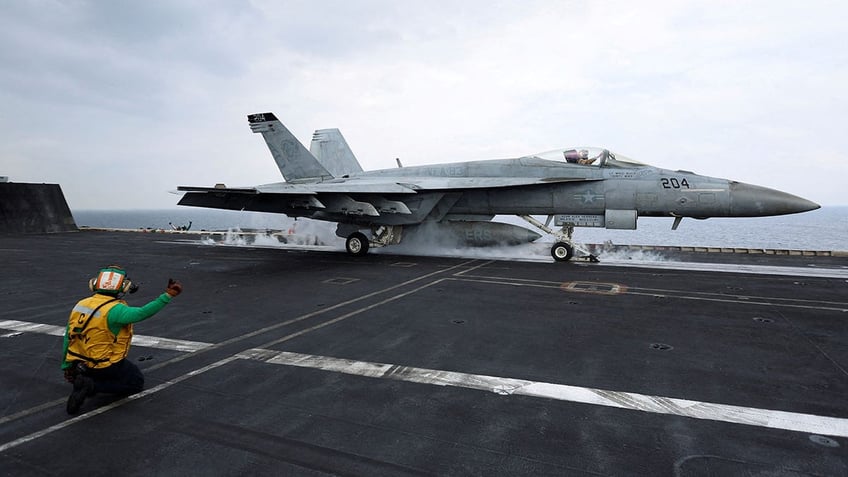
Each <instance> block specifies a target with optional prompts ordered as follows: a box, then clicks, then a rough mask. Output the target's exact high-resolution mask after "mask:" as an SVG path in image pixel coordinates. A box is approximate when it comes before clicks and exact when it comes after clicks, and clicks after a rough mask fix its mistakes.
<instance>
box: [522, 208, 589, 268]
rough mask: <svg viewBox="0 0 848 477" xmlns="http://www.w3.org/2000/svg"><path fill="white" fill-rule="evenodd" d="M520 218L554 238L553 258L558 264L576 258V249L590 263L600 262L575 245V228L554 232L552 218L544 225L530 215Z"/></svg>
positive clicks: (565, 228)
mask: <svg viewBox="0 0 848 477" xmlns="http://www.w3.org/2000/svg"><path fill="white" fill-rule="evenodd" d="M519 217H521V218H522V219H524V220H526V221H527V222H528V223H530V224H531V225H533V226H534V227H536V228H538V229H539V230H541V231H543V232H545V233H547V234H551V235H553V236H554V240H555V242H554V245H553V246H552V247H551V257H553V259H554V260H556V261H557V262H567V261H568V260H571V258H572V257H573V256H574V251H575V249H576V250H578V251H579V252H581V253H582V254H583V255H584V256H585V259H586V260H588V261H590V262H593V263H597V262H599V261H600V260H598V257H596V256H594V255H592V254H591V253H589V252H588V251H586V250H584V249H583V248H582V247H580V246H579V245H577V244H576V243H574V240H572V239H571V236H572V234H573V233H574V227H572V226H570V225H566V226H563V227H562V228H561V229H559V230H553V229H551V228H550V227H549V226H548V224H550V223H551V219H552V218H553V217H552V216H549V217H548V221H547V222H546V223H544V224H543V223H541V222H539V221H538V220H536V219H534V218H533V217H531V216H529V215H519Z"/></svg>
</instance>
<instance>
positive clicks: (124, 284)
mask: <svg viewBox="0 0 848 477" xmlns="http://www.w3.org/2000/svg"><path fill="white" fill-rule="evenodd" d="M89 288H90V289H91V291H93V292H94V295H92V296H90V297H88V298H85V299H83V300H81V301H80V302H79V303H77V304H76V306H75V307H74V309H73V310H72V311H71V316H70V318H68V327H67V329H66V330H65V345H64V354H63V357H64V360H63V363H62V369H63V370H64V372H65V379H67V380H68V381H69V382H71V383H73V385H74V390H73V391H72V392H71V395H70V397H68V405H67V411H68V414H76V413H77V412H79V409H80V406H82V403H83V401H85V398H86V397H88V396H91V395H92V394H95V393H109V394H120V395H130V394H135V393H137V392H139V391H141V390H142V389H143V388H144V375H143V374H141V370H139V369H138V366H136V365H135V364H133V363H132V362H131V361H130V360H128V359H126V357H127V353H128V352H129V350H130V342H131V341H132V334H133V323H138V322H139V321H144V320H146V319H148V318H150V317H151V316H153V315H155V314H156V313H157V312H158V311H159V310H161V309H162V308H164V307H165V305H167V304H168V303H170V301H171V298H173V297H175V296H177V295H179V294H180V292H182V290H183V287H182V284H181V283H180V282H179V281H177V280H173V279H168V288H167V289H166V290H165V293H162V294H161V295H159V296H158V297H157V298H156V299H155V300H153V301H151V302H150V303H148V304H146V305H144V306H141V307H132V306H128V305H127V302H126V301H124V300H123V296H124V294H125V293H127V292H129V293H134V292H135V291H136V290H137V289H138V287H137V286H135V285H133V284H132V282H130V280H129V279H128V278H127V274H126V272H125V271H124V269H122V268H121V267H119V266H117V265H110V266H109V267H107V268H104V269H102V270H100V273H99V274H98V275H97V277H95V278H92V279H91V281H89Z"/></svg>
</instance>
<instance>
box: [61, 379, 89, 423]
mask: <svg viewBox="0 0 848 477" xmlns="http://www.w3.org/2000/svg"><path fill="white" fill-rule="evenodd" d="M92 394H94V380H93V379H91V378H89V377H87V376H83V375H77V377H76V379H74V390H73V391H71V395H70V396H68V405H67V407H66V408H65V410H66V411H68V414H76V413H78V412H79V410H80V407H81V406H82V403H83V402H85V398H87V397H88V396H90V395H92Z"/></svg>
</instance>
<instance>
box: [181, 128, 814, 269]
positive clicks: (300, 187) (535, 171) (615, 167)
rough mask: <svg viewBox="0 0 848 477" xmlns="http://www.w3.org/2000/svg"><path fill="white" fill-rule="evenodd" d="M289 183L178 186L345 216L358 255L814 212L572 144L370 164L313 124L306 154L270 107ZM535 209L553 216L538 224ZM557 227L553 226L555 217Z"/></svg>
mask: <svg viewBox="0 0 848 477" xmlns="http://www.w3.org/2000/svg"><path fill="white" fill-rule="evenodd" d="M247 118H248V122H249V124H250V128H251V130H252V131H253V132H255V133H261V134H262V136H263V137H264V138H265V142H266V143H267V144H268V147H269V148H270V150H271V154H272V155H273V157H274V160H275V161H276V162H277V166H278V167H279V169H280V172H281V173H282V175H283V177H284V178H285V182H277V183H273V184H265V185H258V186H254V187H238V188H228V187H226V186H224V185H223V184H218V185H216V186H214V187H191V186H181V187H179V188H178V190H179V191H182V192H184V193H185V195H184V196H183V198H182V199H181V200H180V201H179V205H187V206H195V207H210V208H216V209H231V210H251V211H258V212H275V213H281V214H285V215H288V216H290V217H295V218H297V217H308V218H311V219H317V220H325V221H330V222H336V223H338V227H337V228H336V234H337V235H338V236H339V237H342V238H345V239H346V248H347V251H348V253H350V254H352V255H364V254H365V253H366V252H367V251H368V249H369V247H378V246H386V245H392V244H397V243H400V242H401V240H404V238H406V237H409V236H410V235H412V236H414V235H415V234H416V233H418V232H421V231H423V230H426V231H427V232H428V233H435V234H438V235H443V236H452V237H457V238H460V239H462V240H463V241H465V242H467V243H470V244H472V245H491V244H496V243H521V242H530V241H533V240H536V239H537V238H539V237H541V235H539V234H538V233H535V232H534V231H531V230H528V229H525V228H523V227H519V226H516V225H510V224H503V223H497V222H492V221H491V220H492V218H494V216H495V215H516V216H518V217H521V218H523V219H524V220H526V221H527V222H528V223H529V224H531V225H533V226H534V227H536V228H538V229H539V230H540V231H542V232H544V233H548V234H551V235H553V236H554V238H555V240H554V244H553V246H552V247H551V256H553V258H554V260H556V261H566V260H569V259H570V258H571V257H572V256H573V255H574V252H575V249H576V250H578V251H580V255H582V256H588V258H589V259H590V260H594V259H595V257H593V256H591V255H590V254H588V252H585V251H582V250H581V249H580V248H579V247H577V245H576V244H575V243H574V241H573V240H572V232H573V230H574V227H606V228H608V229H635V228H636V221H637V218H638V217H640V216H642V217H673V218H674V222H673V225H672V229H677V226H678V225H679V224H680V221H681V220H682V219H683V218H684V217H691V218H695V219H706V218H709V217H761V216H769V215H782V214H794V213H799V212H805V211H809V210H814V209H818V208H819V205H818V204H815V203H813V202H810V201H809V200H806V199H802V198H800V197H797V196H794V195H791V194H787V193H785V192H780V191H777V190H773V189H767V188H765V187H760V186H755V185H749V184H744V183H741V182H736V181H730V180H726V179H718V178H714V177H706V176H701V175H698V174H695V173H692V172H689V171H672V170H667V169H660V168H657V167H652V166H649V165H646V164H642V163H639V162H636V161H634V160H632V159H629V158H626V157H624V156H622V155H620V154H615V153H612V152H610V151H608V150H606V149H600V148H589V147H574V148H565V149H557V150H554V151H549V152H546V153H541V154H533V155H529V156H524V157H519V158H515V159H494V160H484V161H470V162H455V163H446V164H436V165H429V166H415V167H402V165H401V164H400V161H398V167H397V168H392V169H383V170H375V171H363V170H362V167H361V166H360V165H359V162H358V161H357V160H356V157H355V156H354V155H353V153H352V152H351V150H350V148H349V147H348V145H347V142H346V141H345V140H344V137H342V135H341V133H340V132H339V131H338V130H337V129H322V130H317V131H315V134H314V135H313V138H312V144H311V146H310V150H307V149H306V148H305V147H304V146H303V144H301V143H300V142H299V141H298V140H297V139H296V138H295V137H294V136H293V135H292V134H291V132H289V130H288V129H286V127H285V126H283V124H282V123H281V122H280V121H279V120H278V119H277V118H276V116H274V114H273V113H260V114H251V115H249V116H248V117H247ZM533 215H537V216H547V221H546V222H545V223H542V222H540V221H538V220H536V219H535V218H534V217H532V216H533ZM552 220H553V221H554V225H555V226H556V227H558V229H556V230H555V229H552V228H551V227H550V225H551V221H552Z"/></svg>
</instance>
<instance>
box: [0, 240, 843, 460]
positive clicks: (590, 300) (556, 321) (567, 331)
mask: <svg viewBox="0 0 848 477" xmlns="http://www.w3.org/2000/svg"><path fill="white" fill-rule="evenodd" d="M657 253H659V254H661V255H662V257H663V260H661V261H656V262H651V261H646V262H638V261H635V262H634V261H632V260H621V261H616V260H604V257H603V255H602V256H601V260H602V262H601V263H598V264H594V263H579V262H574V263H572V262H568V263H554V262H553V260H552V259H550V257H548V258H547V260H543V261H532V260H531V261H520V260H496V259H492V258H486V257H485V256H473V257H462V256H459V257H428V256H411V255H398V254H392V253H390V251H389V250H386V253H373V254H369V255H367V256H364V257H351V256H349V255H347V254H345V253H344V251H342V250H339V251H326V250H307V249H303V248H263V247H227V246H221V245H217V244H209V243H202V242H200V241H199V240H197V239H196V238H194V239H193V238H191V237H190V236H181V235H179V234H145V233H128V232H105V231H82V232H78V233H62V234H48V235H29V236H0V257H2V263H3V264H4V265H3V271H2V274H0V284H2V290H3V291H2V294H3V295H2V296H3V307H2V310H0V356H2V360H3V363H4V366H3V370H2V371H0V380H2V383H3V392H2V394H0V469H2V474H3V475H57V474H61V475H71V474H84V473H85V474H94V475H114V474H120V475H197V474H203V475H369V476H372V475H487V476H488V475H680V476H701V475H740V474H741V475H791V476H804V475H848V401H846V399H845V396H848V371H846V370H848V326H846V320H848V258H846V257H844V256H805V255H798V256H774V255H756V256H754V255H740V254H722V253H717V254H692V253H686V252H673V251H662V252H657ZM113 263H116V264H120V265H122V266H123V267H124V268H125V269H126V270H127V271H128V275H129V277H130V278H131V279H132V280H133V282H134V283H137V284H139V285H140V287H141V288H140V290H139V292H138V293H136V294H134V295H128V296H127V297H126V298H127V300H128V302H129V304H130V305H134V306H140V305H143V304H144V303H146V302H147V301H149V300H151V299H153V298H154V297H156V296H157V295H158V294H159V293H161V292H162V291H164V289H165V286H166V283H167V281H168V278H169V277H173V278H176V279H179V280H181V281H182V283H183V285H184V291H183V293H182V294H181V295H180V296H178V297H176V298H175V299H174V300H173V301H172V302H171V304H170V305H168V306H167V307H166V308H165V309H164V310H162V311H161V312H160V313H159V314H158V315H156V316H154V317H153V318H151V319H149V320H147V321H145V322H143V323H139V324H137V325H136V326H135V334H136V337H135V339H134V341H133V346H132V348H131V350H130V354H129V358H128V359H131V360H133V362H135V363H136V364H137V365H138V366H139V367H140V368H141V369H142V371H143V372H144V374H145V378H146V385H145V390H144V391H143V392H142V393H140V394H137V395H134V396H130V397H128V398H118V397H112V396H107V395H97V396H94V397H91V398H89V399H88V400H86V402H85V404H84V405H83V408H82V410H81V412H80V414H79V415H77V416H69V415H67V414H66V412H65V401H66V399H67V396H68V394H69V392H70V390H71V388H70V385H69V384H67V383H66V382H65V381H64V379H63V376H62V373H61V371H60V369H59V364H60V360H61V356H60V354H61V346H62V337H61V336H62V333H63V331H64V326H65V324H66V321H67V318H68V313H69V311H70V309H71V308H72V307H73V305H74V304H75V303H76V302H77V301H78V300H79V299H81V298H83V297H85V296H88V294H89V291H88V288H87V284H88V280H89V279H90V278H91V277H92V276H94V275H95V274H96V273H97V271H98V270H99V269H100V268H101V267H103V266H106V265H110V264H113Z"/></svg>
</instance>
